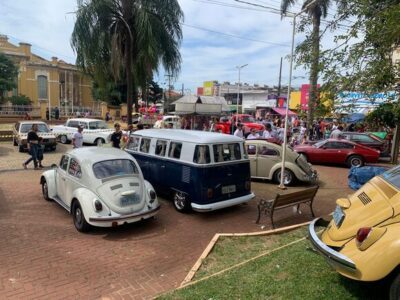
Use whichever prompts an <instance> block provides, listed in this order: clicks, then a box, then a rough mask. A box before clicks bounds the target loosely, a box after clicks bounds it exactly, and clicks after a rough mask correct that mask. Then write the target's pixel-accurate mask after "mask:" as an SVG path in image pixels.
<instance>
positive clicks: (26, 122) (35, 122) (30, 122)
mask: <svg viewBox="0 0 400 300" xmlns="http://www.w3.org/2000/svg"><path fill="white" fill-rule="evenodd" d="M18 123H20V124H46V125H47V123H46V122H43V121H18Z"/></svg>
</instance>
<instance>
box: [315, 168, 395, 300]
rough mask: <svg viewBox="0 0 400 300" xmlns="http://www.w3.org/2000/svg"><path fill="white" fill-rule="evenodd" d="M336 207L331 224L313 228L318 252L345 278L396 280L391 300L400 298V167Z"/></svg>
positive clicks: (317, 222) (321, 222) (318, 223)
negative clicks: (321, 228)
mask: <svg viewBox="0 0 400 300" xmlns="http://www.w3.org/2000/svg"><path fill="white" fill-rule="evenodd" d="M336 204H337V206H336V209H335V211H334V213H333V218H332V220H331V221H325V220H324V219H322V218H318V219H315V220H314V221H313V222H312V223H311V224H310V226H309V237H310V241H311V243H312V244H313V246H314V248H315V249H316V250H317V251H318V252H319V253H320V254H322V255H323V256H324V257H325V258H326V259H327V261H328V263H329V264H330V265H331V266H332V267H333V268H334V269H335V270H336V271H337V272H339V273H340V274H341V275H343V276H345V277H348V278H351V279H354V280H359V281H378V280H381V279H384V278H385V279H390V280H392V281H391V285H390V299H400V166H397V167H394V168H392V169H390V170H388V171H386V172H385V173H383V174H382V175H379V176H376V177H374V178H373V179H371V180H370V181H369V182H368V183H366V184H365V185H364V186H362V187H361V188H360V189H359V190H358V191H357V192H355V193H354V194H353V195H350V196H349V197H348V198H340V199H338V200H337V201H336ZM320 226H322V227H323V230H322V232H320V231H319V228H318V227H320Z"/></svg>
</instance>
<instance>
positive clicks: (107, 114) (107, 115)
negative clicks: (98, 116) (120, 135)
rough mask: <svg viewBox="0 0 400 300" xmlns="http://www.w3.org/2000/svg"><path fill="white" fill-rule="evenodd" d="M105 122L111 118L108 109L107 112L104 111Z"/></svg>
mask: <svg viewBox="0 0 400 300" xmlns="http://www.w3.org/2000/svg"><path fill="white" fill-rule="evenodd" d="M105 119H106V122H108V121H110V119H111V115H110V112H109V111H108V112H106V118H105Z"/></svg>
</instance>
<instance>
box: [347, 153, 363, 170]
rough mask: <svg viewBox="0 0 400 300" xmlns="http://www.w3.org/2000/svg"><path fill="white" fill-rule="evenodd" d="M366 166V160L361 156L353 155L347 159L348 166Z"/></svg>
mask: <svg viewBox="0 0 400 300" xmlns="http://www.w3.org/2000/svg"><path fill="white" fill-rule="evenodd" d="M363 165H364V159H363V158H362V157H361V156H359V155H351V156H350V157H349V158H348V159H347V166H348V167H349V168H351V167H362V166H363Z"/></svg>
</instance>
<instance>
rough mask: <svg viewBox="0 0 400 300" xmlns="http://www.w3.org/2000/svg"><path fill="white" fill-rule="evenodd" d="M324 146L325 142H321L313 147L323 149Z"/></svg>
mask: <svg viewBox="0 0 400 300" xmlns="http://www.w3.org/2000/svg"><path fill="white" fill-rule="evenodd" d="M323 144H325V141H320V142H318V143H315V144H314V145H313V146H314V147H317V148H319V147H321V146H322V145H323Z"/></svg>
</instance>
